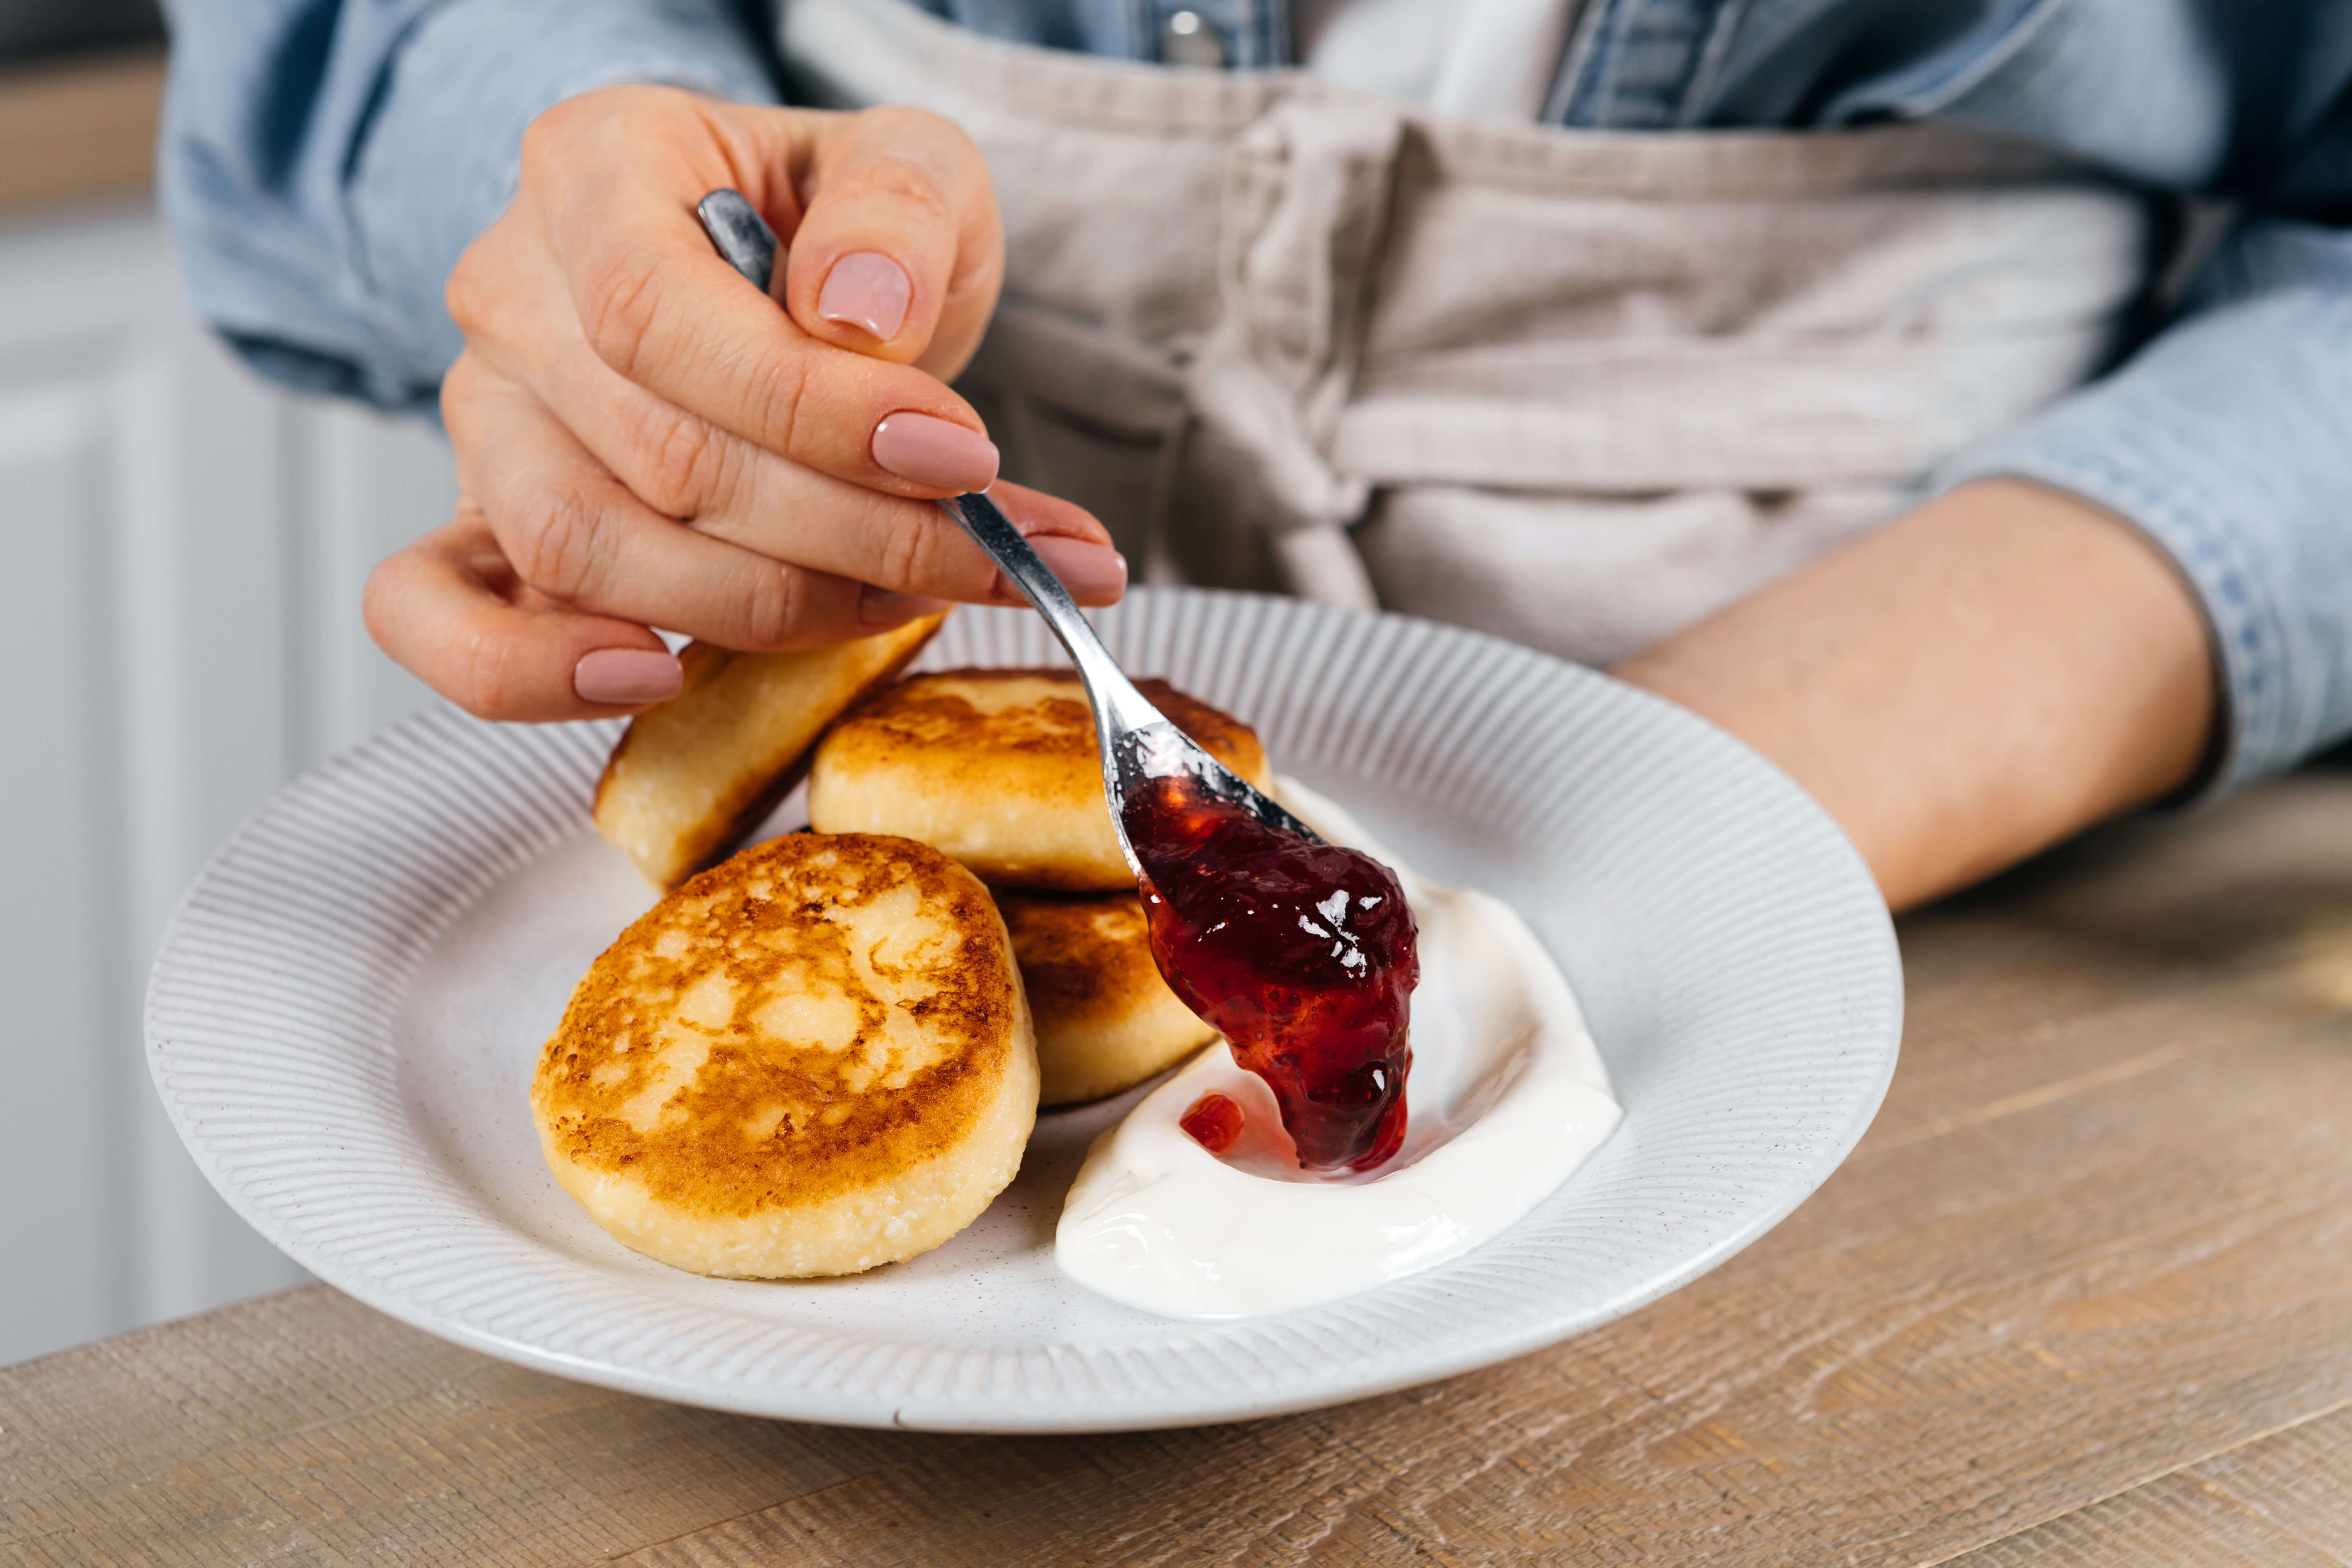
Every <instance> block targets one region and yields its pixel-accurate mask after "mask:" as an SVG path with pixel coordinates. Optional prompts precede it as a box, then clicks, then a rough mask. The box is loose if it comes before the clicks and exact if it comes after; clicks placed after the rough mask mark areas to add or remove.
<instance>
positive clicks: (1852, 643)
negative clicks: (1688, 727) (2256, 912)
mask: <svg viewBox="0 0 2352 1568" xmlns="http://www.w3.org/2000/svg"><path fill="white" fill-rule="evenodd" d="M1616 673H1617V674H1619V675H1620V676H1621V677H1622V678H1623V679H1626V680H1628V681H1631V682H1633V684H1635V685H1637V686H1642V687H1645V688H1647V689H1650V690H1652V691H1654V692H1656V693H1658V694H1659V695H1661V696H1663V697H1665V698H1668V699H1670V700H1673V701H1675V702H1677V703H1680V704H1681V705H1683V706H1684V707H1686V708H1689V709H1691V710H1693V711H1695V712H1696V713H1698V714H1700V715H1701V716H1702V717H1704V718H1706V719H1708V720H1710V721H1713V722H1715V723H1717V724H1718V725H1720V726H1722V727H1723V728H1724V729H1726V730H1727V731H1730V732H1731V733H1732V734H1734V735H1737V736H1738V737H1739V738H1740V739H1741V740H1743V741H1745V742H1748V744H1749V745H1751V746H1753V747H1755V748H1756V749H1757V750H1758V751H1759V752H1762V753H1763V754H1764V755H1765V756H1767V757H1769V759H1771V760H1772V761H1773V762H1774V763H1778V764H1779V765H1780V767H1781V768H1782V769H1784V770H1785V771H1786V772H1787V773H1789V774H1790V776H1791V777H1792V778H1794V779H1795V780H1796V781H1797V782H1798V783H1799V784H1801V785H1803V786H1804V787H1805V789H1807V790H1808V791H1809V792H1811V795H1813V797H1814V798H1815V799H1816V800H1818V801H1819V802H1821V804H1822V806H1823V808H1824V809H1826V810H1827V811H1828V812H1829V813H1830V815H1831V816H1833V817H1835V818H1836V819H1837V821H1838V823H1839V825H1840V826H1843V828H1844V829H1845V830H1846V832H1847V834H1848V835H1849V836H1851V837H1853V841H1854V843H1855V845H1856V846H1857V847H1859V848H1860V849H1861V851H1862V854H1863V857H1864V859H1865V860H1866V861H1867V862H1868V863H1869V865H1870V868H1871V870H1872V872H1873V873H1874V875H1875V876H1876V877H1877V879H1878V882H1879V887H1880V889H1882V890H1883V891H1884V892H1885V895H1886V900H1887V902H1888V903H1889V904H1891V905H1893V906H1894V907H1895V908H1896V909H1902V908H1905V907H1907V906H1909V905H1912V904H1916V903H1919V902H1922V901H1924V900H1928V899H1932V898H1934V897H1936V896H1937V895H1939V894H1942V893H1946V892H1949V891H1951V890H1953V889H1958V888H1960V887H1963V886H1966V885H1967V884H1968V883H1969V882H1972V881H1975V880H1977V879H1979V878H1982V877H1985V876H1988V875H1990V873H1992V872H1994V871H1996V870H1999V869H2000V868H2002V867H2004V866H2008V865H2011V864H2012V863H2014V862H2016V861H2018V860H2020V859H2022V858H2025V857H2026V856H2029V855H2031V854H2032V853H2034V852H2035V851H2037V850H2039V849H2042V848H2045V847H2048V846H2050V845H2052V844H2054V843H2056V842H2058V841H2059V840H2061V839H2063V838H2065V837H2068V836H2070V835H2072V834H2074V833H2076V832H2079V831H2080V830H2081V829H2083V828H2084V827H2086V826H2090V825H2091V824H2093V823H2095V822H2097V821H2099V820H2101V819H2103V818H2105V817H2107V816H2113V815H2115V814H2116V813H2117V812H2121V811H2126V810H2128V809H2130V808H2131V807H2133V806H2136V805H2145V804H2147V802H2149V801H2152V800H2155V799H2157V798H2158V797H2160V796H2162V795H2166V794H2168V793H2169V792H2171V791H2173V790H2176V789H2178V788H2179V787H2180V786H2181V785H2182V784H2186V783H2187V782H2189V779H2190V777H2191V776H2192V775H2193V774H2194V773H2195V772H2196V771H2197V768H2198V765H2199V763H2200V760H2201V759H2202V758H2203V757H2204V756H2205V754H2206V752H2207V748H2208V746H2209V744H2210V737H2211V735H2212V731H2213V727H2214V723H2215V719H2216V712H2217V708H2218V706H2219V699H2218V696H2217V684H2216V680H2215V675H2214V663H2213V656H2212V653H2211V651H2210V639H2209V635H2208V632H2207V629H2206V625H2205V621H2204V617H2203V616H2202V613H2201V612H2200V608H2199V606H2198V603H2197V600H2196V599H2195V597H2194V596H2193V595H2191V594H2190V592H2189V587H2188V585H2187V584H2185V583H2184V582H2183V581H2182V579H2181V578H2180V576H2179V574H2178V573H2177V572H2176V571H2175V570H2174V568H2173V566H2172V564H2171V563H2170V562H2169V561H2168V559H2167V558H2166V557H2165V556H2164V555H2163V554H2162V553H2161V552H2159V551H2158V549H2157V548H2156V546H2155V545H2153V544H2152V543H2150V542H2148V541H2147V539H2146V538H2145V537H2144V536H2143V535H2142V534H2141V533H2140V532H2139V531H2137V529H2135V528H2133V527H2132V526H2130V525H2129V524H2127V523H2126V522H2124V521H2122V520H2120V519H2118V518H2116V517H2114V516H2112V515H2110V514H2109V513H2107V512H2105V511H2103V510H2100V509H2098V508H2096V507H2095V506H2093V505H2091V504H2090V503H2088V502H2086V501H2083V500H2077V499H2076V498H2074V497H2073V496H2071V495H2067V494H2064V493H2062V492H2060V491H2056V490H2052V489H2043V488H2042V487H2041V486H2038V485H2032V484H2026V483H2022V482H2019V481H2014V480H2000V479H1994V480H1985V481H1981V482H1979V483H1975V484H1969V485H1965V486H1962V487H1961V488H1960V489H1956V490H1954V491H1951V492H1950V493H1948V494H1947V495H1945V496H1943V497H1942V498H1940V499H1938V500H1934V501H1932V502H1929V503H1928V504H1927V505H1925V506H1923V507H1921V508H1919V509H1918V510H1916V511H1913V512H1911V513H1909V514H1907V515H1906V516H1905V517H1903V518H1901V519H1899V520H1898V521H1895V522H1894V523H1893V524H1890V525H1889V526H1888V527H1886V528H1885V529H1883V530H1881V531H1878V532H1876V533H1874V534H1872V535H1870V536H1869V537H1867V538H1865V539H1864V540H1862V541H1860V542H1857V543H1855V544H1853V545H1851V546H1849V547H1847V548H1846V549H1844V550H1843V551H1840V552H1837V553H1835V554H1833V555H1831V556H1829V557H1827V558H1825V559H1823V560H1822V561H1820V562H1818V563H1815V564H1813V565H1812V566H1811V567H1809V568H1807V569H1806V570H1804V571H1802V572H1800V573H1798V574H1796V575H1794V576H1792V577H1790V578H1788V579H1786V580H1785V581H1783V582H1781V583H1779V584H1774V585H1773V586H1771V587H1769V588H1767V589H1765V590H1763V591H1762V592H1761V593H1759V594H1756V595H1751V596H1750V597H1748V598H1747V599H1744V600H1742V601H1740V602H1739V603H1738V604H1735V605H1731V606H1730V607H1729V608H1727V609H1726V610H1724V611H1722V612H1720V613H1718V614H1717V615H1715V616H1711V617H1709V618H1708V619H1706V620H1705V621H1703V622H1701V623H1699V624H1698V625H1697V626H1693V627H1691V628H1690V629H1688V630H1687V631H1685V632H1683V633H1681V634H1679V635H1678V636H1676V637H1670V638H1668V639H1667V640H1666V641H1665V642H1664V643H1661V644H1659V645H1658V646H1657V647H1654V648H1651V649H1649V650H1648V651H1646V652H1644V653H1643V654H1642V655H1640V656H1638V657H1637V658H1633V660H1631V661H1630V662H1628V663H1627V664H1625V665H1624V666H1622V667H1621V668H1619V669H1618V671H1617V672H1616Z"/></svg>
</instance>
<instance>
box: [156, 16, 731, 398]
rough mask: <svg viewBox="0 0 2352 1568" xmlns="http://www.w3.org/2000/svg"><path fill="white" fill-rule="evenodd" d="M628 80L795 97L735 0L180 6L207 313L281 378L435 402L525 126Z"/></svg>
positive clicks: (191, 197) (190, 196)
mask: <svg viewBox="0 0 2352 1568" xmlns="http://www.w3.org/2000/svg"><path fill="white" fill-rule="evenodd" d="M618 82H653V83H661V84H666V85H669V86H676V87H684V88H690V89H695V90H698V91H703V92H709V93H712V94H715V95H718V96H720V97H725V98H730V99H734V100H740V101H746V102H774V101H776V89H775V85H774V77H773V73H772V69H771V68H770V65H769V63H768V60H767V58H766V56H765V54H764V53H763V51H762V50H761V47H760V46H759V45H758V43H757V42H756V40H755V37H754V35H753V33H752V30H751V28H750V27H749V26H747V25H746V23H745V21H744V18H743V16H742V14H741V11H740V7H739V5H738V4H737V3H736V0H182V3H181V4H180V5H177V6H175V7H174V8H173V58H172V70H171V83H170V91H169V96H168V99H167V101H166V104H165V112H164V128H163V145H162V148H161V150H160V154H159V174H158V179H159V186H160V191H161V199H162V203H163V211H164V214H165V216H166V217H167V219H168V220H169V222H170V224H171V226H172V228H173V234H174V237H175V239H176V241H177V243H178V246H179V247H180V251H181V258H182V266H183V270H184V275H185V277H186V279H187V285H188V289H189V293H190V296H191V298H192V300H193V301H194V305H195V307H196V309H197V310H198V312H199V313H201V314H202V315H203V316H204V317H205V319H206V320H207V321H211V322H212V323H213V325H214V326H215V328H217V329H218V330H219V331H220V332H221V333H222V335H223V336H224V337H225V338H226V340H227V341H228V342H229V343H230V344H231V345H232V346H234V347H235V348H236V350H237V351H238V352H239V353H242V354H243V355H244V356H245V357H246V359H247V361H248V362H250V363H252V364H254V365H255V366H256V367H257V369H259V370H261V371H262V372H263V373H264V374H268V375H270V376H272V377H274V378H276V379H278V380H280V381H283V382H286V383H289V384H293V385H297V386H301V387H307V388H311V389H315V390H320V391H329V392H336V393H341V394H345V395H352V396H359V397H364V398H366V399H368V400H369V401H371V402H373V403H376V404H379V405H383V406H385V407H391V408H429V407H430V406H431V405H432V402H433V399H434V397H435V395H436V392H437V389H438V388H439V385H440V382H441V376H442V374H443V373H444V372H445V371H446V370H447V368H448V366H449V363H450V362H451V361H452V360H454V359H456V358H457V353H458V350H459V349H460V347H461V346H462V342H461V340H460V338H459V336H458V333H457V327H456V326H455V324H454V323H452V322H451V321H450V320H449V314H448V310H447V309H446V306H445V305H444V304H443V302H442V292H443V289H444V287H445V285H446V282H447V280H448V276H449V269H450V268H451V267H452V266H454V265H455V264H456V262H457V256H458V253H459V252H460V251H462V250H463V249H464V248H465V247H466V246H467V243H469V242H470V241H471V240H472V239H473V237H475V236H476V235H478V234H479V233H480V232H481V231H482V230H483V229H484V228H485V227H487V226H488V224H489V223H490V221H491V220H492V219H493V218H495V217H496V216H498V214H499V211H500V210H502V209H503V208H504V207H505V205H506V204H507V202H508V200H509V197H510V196H511V195H512V194H513V190H514V181H515V169H516V163H517V156H518V153H519V150H520V146H521V142H522V133H523V129H524V127H526V126H527V125H529V124H530V121H532V120H533V119H534V118H536V117H537V116H538V115H539V114H540V113H541V111H543V110H547V109H549V108H551V107H552V106H553V105H555V104H557V103H559V102H561V101H562V100H564V99H567V98H570V97H572V96H574V95H575V94H578V93H582V92H586V91H588V90H590V89H594V88H598V87H607V86H611V85H613V84H614V83H618Z"/></svg>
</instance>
